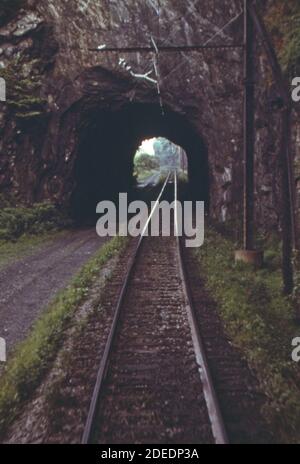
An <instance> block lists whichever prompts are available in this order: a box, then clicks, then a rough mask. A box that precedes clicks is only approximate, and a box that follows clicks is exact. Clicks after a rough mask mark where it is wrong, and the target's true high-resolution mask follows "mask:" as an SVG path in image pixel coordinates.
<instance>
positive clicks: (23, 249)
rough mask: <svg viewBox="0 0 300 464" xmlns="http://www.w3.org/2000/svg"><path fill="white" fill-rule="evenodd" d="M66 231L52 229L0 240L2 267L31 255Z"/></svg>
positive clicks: (0, 265) (0, 266) (0, 261)
mask: <svg viewBox="0 0 300 464" xmlns="http://www.w3.org/2000/svg"><path fill="white" fill-rule="evenodd" d="M64 233H65V232H64V231H59V232H58V231H51V232H45V233H43V234H40V235H22V237H20V238H19V239H18V240H17V241H7V240H0V269H1V268H2V267H4V266H6V265H7V264H9V263H11V262H13V261H14V259H20V257H25V256H28V255H30V254H31V253H33V252H34V251H36V250H37V249H38V248H39V247H41V246H43V245H44V244H45V243H47V242H48V243H49V242H51V240H53V239H55V238H57V237H58V236H60V235H63V234H64Z"/></svg>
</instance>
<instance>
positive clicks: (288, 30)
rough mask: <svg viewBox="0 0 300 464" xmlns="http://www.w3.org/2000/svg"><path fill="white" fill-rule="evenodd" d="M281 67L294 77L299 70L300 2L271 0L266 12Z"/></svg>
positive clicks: (297, 0)
mask: <svg viewBox="0 0 300 464" xmlns="http://www.w3.org/2000/svg"><path fill="white" fill-rule="evenodd" d="M266 22H267V25H268V27H269V29H270V31H271V33H272V36H273V39H274V44H275V47H276V50H277V52H278V56H279V59H280V62H281V64H282V67H283V69H284V71H285V72H286V73H288V74H289V75H290V76H292V77H295V76H296V75H298V74H299V72H300V2H299V0H284V1H283V0H273V1H272V2H271V6H270V8H268V10H267V13H266Z"/></svg>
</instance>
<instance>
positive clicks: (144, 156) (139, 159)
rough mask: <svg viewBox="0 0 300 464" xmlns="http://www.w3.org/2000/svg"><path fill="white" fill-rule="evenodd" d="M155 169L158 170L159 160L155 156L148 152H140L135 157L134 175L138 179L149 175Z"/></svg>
mask: <svg viewBox="0 0 300 464" xmlns="http://www.w3.org/2000/svg"><path fill="white" fill-rule="evenodd" d="M155 170H156V171H158V170H159V162H158V159H157V158H156V157H155V156H151V155H149V154H148V153H141V154H139V155H137V156H136V157H135V160H134V175H135V176H136V177H138V179H139V180H143V179H146V178H147V177H148V176H151V174H153V171H155Z"/></svg>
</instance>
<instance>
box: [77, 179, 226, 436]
mask: <svg viewBox="0 0 300 464" xmlns="http://www.w3.org/2000/svg"><path fill="white" fill-rule="evenodd" d="M170 177H171V172H169V173H168V176H167V179H166V181H165V183H164V185H163V187H162V189H161V191H160V194H159V196H158V198H157V200H156V202H155V204H154V205H153V208H152V210H151V214H150V216H149V218H148V220H147V222H146V224H145V226H144V229H143V231H142V234H141V237H140V239H139V241H138V244H137V246H136V248H135V250H134V253H133V255H132V258H131V260H130V263H129V265H128V268H127V272H126V277H125V280H124V282H123V285H122V288H121V290H120V293H119V296H118V302H117V305H116V309H115V313H114V317H113V322H112V325H111V329H110V333H109V336H108V338H107V341H106V346H105V350H104V354H103V357H102V360H101V363H100V367H99V370H98V374H97V379H96V384H95V387H94V391H93V395H92V400H91V403H90V408H89V413H88V417H87V420H86V424H85V428H84V432H83V435H82V440H81V443H82V444H88V443H91V441H92V438H93V435H92V434H93V426H94V423H95V419H96V415H97V407H98V404H99V401H100V397H101V390H102V387H103V383H104V381H105V378H106V374H107V371H108V367H109V358H110V354H111V351H112V346H113V342H114V339H115V336H116V332H117V327H118V323H119V320H120V315H121V310H122V305H123V301H124V297H125V295H126V292H127V289H128V284H129V281H130V278H131V276H132V272H133V269H134V266H135V262H136V258H137V256H138V253H139V251H140V248H141V245H142V242H143V240H144V237H145V236H146V231H147V229H148V226H149V223H150V221H151V218H152V216H153V214H154V212H155V211H156V208H157V206H158V205H159V202H160V199H161V197H162V195H163V193H164V191H165V189H166V186H167V184H168V182H169V179H170ZM174 199H175V203H174V204H175V209H174V216H175V217H174V222H175V224H174V228H175V236H176V240H177V252H178V263H179V272H180V277H181V282H182V287H183V291H184V295H185V300H186V311H187V317H188V322H189V325H190V329H191V336H192V341H193V346H194V351H195V357H196V362H197V365H198V368H199V374H200V380H201V384H202V388H203V394H204V397H205V402H206V405H207V411H208V416H209V420H210V424H211V429H212V434H213V437H214V440H215V443H216V444H227V443H228V438H227V434H226V430H225V426H224V422H223V418H222V415H221V411H220V407H219V403H218V399H217V395H216V392H215V389H214V385H213V381H212V377H211V374H210V370H209V366H208V361H207V357H206V354H205V348H204V344H203V341H202V338H201V335H200V330H199V325H198V322H197V318H196V314H195V310H194V307H193V304H192V295H191V291H190V287H189V285H188V279H187V273H186V269H185V265H184V260H183V249H182V242H181V240H180V237H179V233H178V203H177V200H178V182H177V173H176V171H174Z"/></svg>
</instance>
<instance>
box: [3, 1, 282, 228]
mask: <svg viewBox="0 0 300 464" xmlns="http://www.w3.org/2000/svg"><path fill="white" fill-rule="evenodd" d="M241 11H242V1H241V0H198V1H195V0H186V1H185V2H182V1H179V0H164V1H159V0H127V1H126V2H120V1H118V0H101V1H99V0H79V1H77V0H49V1H47V2H35V1H29V2H28V6H27V7H26V8H25V9H24V10H21V11H20V12H19V14H18V16H17V17H16V18H15V19H14V20H13V21H11V22H10V23H9V24H7V25H6V26H5V27H3V28H2V29H0V66H1V67H2V69H3V70H4V69H7V68H8V67H12V68H13V67H14V66H16V65H15V64H14V62H15V60H17V61H18V63H19V66H21V68H22V75H23V74H25V78H28V79H30V78H31V76H34V75H35V76H36V77H37V78H38V80H39V81H40V86H39V88H35V89H34V91H33V90H32V92H33V93H34V92H35V93H36V94H37V96H38V98H40V99H41V102H43V104H42V103H41V107H40V108H39V111H36V110H35V111H28V117H21V118H20V114H19V115H18V116H16V109H15V107H14V106H13V105H9V104H7V105H6V106H4V105H2V104H1V106H0V131H1V142H0V187H1V190H2V191H4V192H10V193H12V192H13V193H14V194H15V195H16V197H17V198H19V199H22V200H23V201H27V202H32V201H37V200H43V199H51V200H52V201H57V202H60V203H66V204H68V202H69V201H70V198H71V197H72V194H73V192H74V190H75V189H76V184H77V183H78V179H77V178H76V175H75V172H76V162H77V160H78V157H79V156H85V155H82V154H81V155H80V147H81V146H82V145H84V143H85V142H84V141H85V138H86V136H87V134H88V133H89V130H90V129H91V127H92V126H93V124H95V121H96V120H97V121H98V122H97V124H101V120H103V114H105V115H106V120H105V121H104V122H103V124H104V125H105V124H107V120H108V119H109V118H110V116H109V114H110V113H114V114H117V113H118V114H120V115H121V114H123V115H124V116H123V117H124V119H123V120H124V124H128V121H127V122H126V121H125V119H126V117H128V112H126V111H124V112H123V113H122V111H123V109H124V108H128V106H130V105H136V104H139V105H145V111H146V108H147V105H155V106H156V107H157V110H156V113H155V112H153V113H151V114H152V116H153V118H156V117H157V121H156V124H154V125H153V129H151V130H150V129H149V130H147V129H145V127H146V125H145V126H143V127H144V129H143V131H144V133H142V132H141V133H140V135H139V134H137V133H136V132H135V135H134V137H135V140H130V137H127V138H126V136H125V135H124V134H123V135H124V137H125V138H124V141H125V140H126V144H127V148H126V147H125V146H124V147H123V148H122V145H118V150H119V151H120V154H119V156H120V166H123V164H124V163H127V164H128V163H129V165H130V160H129V158H128V156H133V154H134V152H132V153H131V154H130V153H129V154H128V153H127V154H126V156H125V155H124V156H125V158H124V157H123V158H122V153H121V152H122V151H124V152H125V151H126V150H127V151H128V147H129V149H131V150H134V148H135V146H136V143H137V141H138V140H137V139H138V138H139V136H141V137H142V136H144V135H157V136H164V135H166V133H167V132H168V131H167V129H166V128H167V127H169V122H167V123H166V124H165V129H164V130H162V131H161V132H160V126H161V127H163V126H164V123H163V122H162V118H161V116H160V115H159V116H155V114H157V115H158V114H160V107H159V98H158V94H157V89H156V86H155V85H154V84H153V83H151V82H149V81H146V80H143V79H138V78H136V77H134V76H132V75H131V74H130V72H129V71H128V70H126V69H124V67H123V66H121V65H120V61H119V60H120V58H121V59H123V60H124V61H125V62H126V63H127V64H128V66H130V67H131V70H132V72H133V73H135V74H144V73H146V72H148V71H150V70H152V71H153V68H154V66H153V60H154V57H155V53H144V52H139V53H134V54H132V53H131V54H129V53H117V52H110V53H108V52H104V53H103V52H102V53H100V52H97V51H90V49H91V48H92V49H95V48H97V47H98V46H101V45H103V44H106V45H107V46H113V47H124V46H136V45H139V46H141V45H145V46H148V45H150V44H151V43H152V42H151V37H152V38H153V39H154V41H155V42H156V43H157V44H158V45H163V44H164V45H194V44H201V45H202V44H217V45H229V44H236V43H241V42H242V29H243V20H242V16H239V17H238V15H239V13H241ZM236 17H238V18H237V19H236V20H235V21H232V22H230V21H231V19H234V18H236ZM228 22H230V23H229V25H228V26H227V27H226V28H224V30H222V31H221V32H219V31H220V29H223V27H224V25H225V24H227V23H228ZM256 65H257V76H256V84H257V86H256V88H257V101H258V105H257V115H256V129H257V140H256V197H257V201H256V203H257V209H256V214H257V223H258V225H259V227H260V228H262V229H264V228H267V229H272V228H277V227H278V215H279V211H278V205H279V188H278V178H279V165H278V149H279V140H278V128H279V126H278V124H279V122H278V121H279V111H278V109H276V108H274V105H273V106H272V102H273V101H274V99H275V101H276V95H274V91H273V86H272V80H271V78H270V73H269V70H268V66H267V63H266V58H265V56H264V54H263V52H262V50H261V48H260V44H259V43H258V44H257V63H256ZM158 67H159V74H160V88H161V94H162V101H163V107H164V111H165V112H166V113H167V114H170V115H175V116H176V117H177V116H178V118H181V119H182V121H184V124H186V125H187V126H188V129H187V131H186V134H188V133H193V134H196V135H197V136H198V137H199V141H201V143H200V142H199V147H200V145H201V144H202V145H201V146H205V151H206V153H207V158H208V159H207V162H208V172H205V175H206V176H207V177H209V182H207V184H208V185H209V198H210V211H211V214H212V216H213V217H214V218H216V219H217V220H221V221H231V222H234V223H235V224H238V223H240V221H241V209H242V169H243V162H242V110H243V104H242V100H243V69H242V51H241V49H239V48H235V49H225V48H224V49H220V50H205V51H203V50H202V51H193V52H189V53H183V52H178V53H171V52H161V53H160V54H159V56H158ZM0 75H1V70H0ZM150 77H152V78H155V74H154V73H153V72H152V74H151V75H150ZM9 86H10V82H8V95H9V92H10V88H9ZM29 87H30V86H29ZM29 93H30V90H29ZM101 111H102V112H103V113H101V114H102V116H101V117H100V116H99V114H100V113H99V112H101ZM96 113H97V117H96V116H95V115H96ZM126 115H127V116H126ZM175 116H174V118H175ZM101 118H102V119H101ZM120 118H121V116H120ZM172 118H173V116H172ZM172 118H171V119H172ZM174 118H173V119H174ZM171 119H170V120H171ZM134 121H135V122H134V124H136V120H134ZM168 121H169V120H168ZM112 124H114V119H113V118H112ZM145 124H146V123H145ZM151 124H152V123H151ZM151 124H150V125H151ZM170 124H171V122H170ZM104 125H103V127H104ZM105 127H107V126H105ZM116 127H117V128H118V130H120V131H121V128H122V120H120V121H119V125H117V126H116ZM149 127H150V126H149ZM154 127H155V129H154ZM174 128H175V126H174ZM174 128H173V130H170V136H171V137H173V138H176V134H175V132H176V129H174ZM95 130H96V131H98V129H95ZM99 130H100V129H99ZM107 130H110V129H107ZM128 130H129V129H128ZM130 130H131V128H130ZM152 130H153V133H152ZM105 131H106V129H105ZM100 132H101V130H100ZM127 132H128V131H127ZM132 134H133V132H132ZM115 136H116V137H118V134H115ZM132 137H133V135H132ZM186 138H187V135H186V137H185V136H182V144H184V143H186ZM95 140H96V139H95ZM173 141H176V142H178V141H179V142H180V140H173ZM98 142H99V149H97V150H98V156H99V157H100V158H101V159H103V166H104V168H103V169H104V170H105V169H110V168H111V166H110V165H108V164H107V163H106V161H105V159H106V158H105V157H107V156H108V155H107V145H105V149H103V147H102V148H101V139H100V140H98ZM124 143H125V142H124ZM183 148H185V149H186V148H188V147H185V146H183ZM192 151H193V150H192ZM195 156H197V155H196V154H195V150H194V151H193V153H192V152H191V154H190V163H191V166H193V162H194V161H193V160H194V157H195ZM199 156H200V154H199ZM201 156H202V157H203V156H204V155H203V153H202V155H201ZM205 156H206V155H205ZM124 159H125V162H124ZM122 160H123V161H122ZM122 162H123V164H122ZM105 163H106V164H105ZM194 164H195V162H194ZM99 166H101V164H98V167H99ZM199 166H200V165H199ZM199 166H198V167H199ZM124 169H126V167H125V164H124ZM203 169H205V166H204V164H203ZM203 172H204V171H203ZM113 179H118V177H117V175H115V177H113ZM119 179H120V178H119ZM202 181H203V179H202ZM195 185H196V181H195ZM199 188H200V190H201V187H199Z"/></svg>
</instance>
